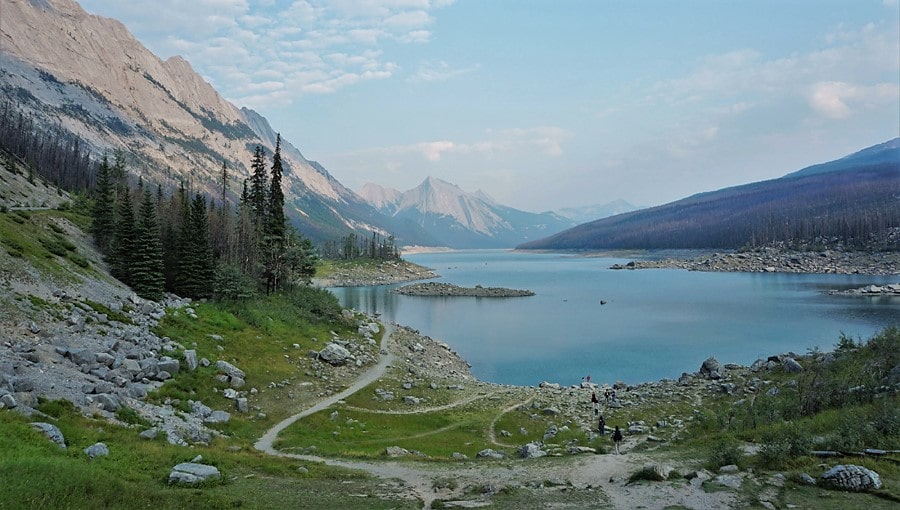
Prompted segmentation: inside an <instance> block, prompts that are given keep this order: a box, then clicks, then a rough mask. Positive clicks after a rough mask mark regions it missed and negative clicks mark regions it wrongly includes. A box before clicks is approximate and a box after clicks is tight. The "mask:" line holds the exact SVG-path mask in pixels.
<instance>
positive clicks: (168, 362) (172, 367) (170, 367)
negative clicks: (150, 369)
mask: <svg viewBox="0 0 900 510" xmlns="http://www.w3.org/2000/svg"><path fill="white" fill-rule="evenodd" d="M156 368H157V369H158V370H160V371H166V372H168V373H170V374H177V373H178V371H179V370H180V369H181V363H180V362H179V361H178V360H177V359H172V358H169V357H165V358H163V359H161V360H160V361H159V362H158V363H157V364H156Z"/></svg>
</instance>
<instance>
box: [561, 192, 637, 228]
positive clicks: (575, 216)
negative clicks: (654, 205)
mask: <svg viewBox="0 0 900 510" xmlns="http://www.w3.org/2000/svg"><path fill="white" fill-rule="evenodd" d="M638 209H643V207H639V206H636V205H631V204H629V203H628V202H626V201H624V200H622V199H621V198H620V199H618V200H614V201H612V202H607V203H605V204H594V205H585V206H582V207H566V208H563V209H557V210H556V211H553V212H555V213H556V214H558V215H560V216H562V217H564V218H569V219H570V220H572V221H574V222H575V223H579V224H581V223H587V222H589V221H594V220H599V219H601V218H608V217H609V216H615V215H617V214H623V213H627V212H631V211H636V210H638Z"/></svg>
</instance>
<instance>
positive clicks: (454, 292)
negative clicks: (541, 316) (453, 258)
mask: <svg viewBox="0 0 900 510" xmlns="http://www.w3.org/2000/svg"><path fill="white" fill-rule="evenodd" d="M391 292H393V293H395V294H403V295H404V296H454V297H455V296H461V297H463V296H464V297H525V296H533V295H534V292H532V291H530V290H518V289H507V288H504V287H482V286H481V285H476V286H474V287H460V286H458V285H453V284H452V283H437V282H426V283H414V284H412V285H406V286H403V287H399V288H396V289H394V290H392V291H391Z"/></svg>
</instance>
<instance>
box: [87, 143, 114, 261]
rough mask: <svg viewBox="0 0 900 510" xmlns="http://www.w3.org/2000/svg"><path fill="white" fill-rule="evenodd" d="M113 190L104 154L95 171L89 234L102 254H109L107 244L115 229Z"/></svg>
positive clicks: (107, 160)
mask: <svg viewBox="0 0 900 510" xmlns="http://www.w3.org/2000/svg"><path fill="white" fill-rule="evenodd" d="M114 200H115V190H114V184H113V180H112V175H111V174H110V168H109V159H108V158H107V156H106V154H104V155H103V159H101V160H100V167H99V169H98V170H97V184H96V185H95V187H94V208H93V211H92V216H93V221H92V223H91V232H93V234H94V241H95V242H96V243H97V248H99V249H100V251H101V252H103V253H109V244H110V241H111V240H112V236H113V231H114V229H115V201H114Z"/></svg>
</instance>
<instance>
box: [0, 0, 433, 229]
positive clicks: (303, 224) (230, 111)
mask: <svg viewBox="0 0 900 510" xmlns="http://www.w3.org/2000/svg"><path fill="white" fill-rule="evenodd" d="M0 91H2V95H3V97H5V98H7V99H8V100H9V101H10V103H11V107H12V108H15V109H17V110H18V111H20V112H22V113H23V114H24V115H26V116H28V117H30V118H31V119H32V122H33V123H34V125H35V127H37V128H38V129H42V130H44V131H46V132H53V131H54V130H63V131H66V132H70V133H73V134H75V135H77V136H78V137H79V138H80V140H81V141H82V142H83V143H84V144H86V145H87V146H88V147H89V148H90V150H91V152H92V153H93V154H94V155H95V156H96V157H99V156H100V155H101V154H103V153H104V152H111V151H113V150H117V149H118V150H124V151H125V153H126V156H127V161H128V167H129V170H130V171H131V173H132V176H133V177H134V178H135V179H136V176H138V175H139V176H141V177H143V178H144V179H145V180H149V181H150V182H153V183H160V184H162V185H163V186H164V187H168V188H172V187H175V186H177V185H178V184H179V182H181V181H185V182H186V183H187V184H189V185H190V186H191V187H192V188H193V189H195V190H201V191H206V192H209V193H210V195H211V196H215V197H218V196H220V195H221V186H222V184H221V178H220V175H221V168H222V163H223V162H225V164H226V165H227V167H228V169H229V172H230V173H231V176H232V179H231V181H230V182H229V183H228V187H229V192H228V196H229V200H231V201H236V200H237V198H238V197H239V196H240V193H241V189H242V182H243V180H244V178H246V177H247V176H249V162H250V158H251V156H252V152H253V148H254V147H255V146H256V145H261V146H263V147H264V148H265V150H266V153H267V154H268V155H269V156H271V154H272V153H273V149H274V146H275V136H276V135H275V130H273V129H272V127H271V126H270V125H269V123H268V121H267V120H266V119H265V118H264V117H262V116H261V115H259V114H258V113H256V112H254V111H252V110H249V109H247V108H238V107H237V106H235V105H233V104H232V103H230V102H228V101H227V100H225V99H224V98H223V97H222V96H220V95H219V93H218V92H216V90H215V89H214V88H213V87H212V86H211V85H210V84H209V83H207V82H206V81H204V80H203V78H202V77H201V76H200V75H198V74H197V73H196V72H195V71H194V70H193V69H192V68H191V65H190V64H189V63H188V62H187V61H186V60H184V59H183V58H181V57H177V56H176V57H172V58H169V59H168V60H165V61H164V60H161V59H159V58H158V57H157V56H156V55H154V54H153V53H151V52H150V51H149V50H148V49H147V48H145V47H144V46H143V45H142V44H141V43H140V42H139V41H138V40H137V39H135V38H134V37H133V36H132V35H131V34H130V33H129V32H128V30H127V29H126V28H125V26H124V25H122V24H121V23H119V22H118V21H115V20H112V19H108V18H103V17H100V16H94V15H90V14H88V13H86V12H85V11H84V10H83V9H82V8H81V7H80V6H79V5H78V4H77V3H76V2H74V1H73V0H3V7H2V15H0ZM282 157H283V163H284V168H285V175H284V176H283V178H282V183H283V187H284V192H285V198H286V200H285V204H286V212H287V214H288V216H289V217H290V218H291V220H292V221H293V222H294V224H295V225H296V226H298V227H299V228H300V230H301V231H302V232H303V233H304V234H305V235H307V236H309V237H311V238H312V239H313V240H323V239H333V238H337V237H340V236H343V235H346V234H347V233H349V232H350V231H351V230H356V231H359V232H362V233H368V232H379V233H382V234H384V233H386V232H387V231H388V230H392V229H393V225H392V224H391V222H390V220H388V219H387V218H386V217H384V216H383V215H381V214H379V213H377V212H376V211H375V209H374V208H373V207H371V206H370V205H369V204H368V203H366V202H365V201H363V200H362V199H361V198H360V197H359V196H358V195H356V194H355V193H353V192H352V191H350V190H349V189H347V188H346V187H344V186H343V185H342V184H341V183H340V182H338V181H337V180H336V179H335V178H334V177H332V176H331V175H330V174H329V173H328V171H326V170H325V168H323V167H322V166H321V165H319V164H318V163H316V162H315V161H309V160H307V159H306V158H304V157H303V154H301V152H300V151H299V150H298V149H297V148H295V147H294V146H293V145H292V144H291V143H290V142H289V141H287V140H283V145H282ZM399 230H400V231H401V232H402V234H403V235H407V236H421V235H424V234H423V233H421V232H418V231H417V230H416V229H414V228H413V229H412V230H411V231H410V230H409V228H408V227H407V228H401V229H399ZM398 237H400V236H398Z"/></svg>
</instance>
